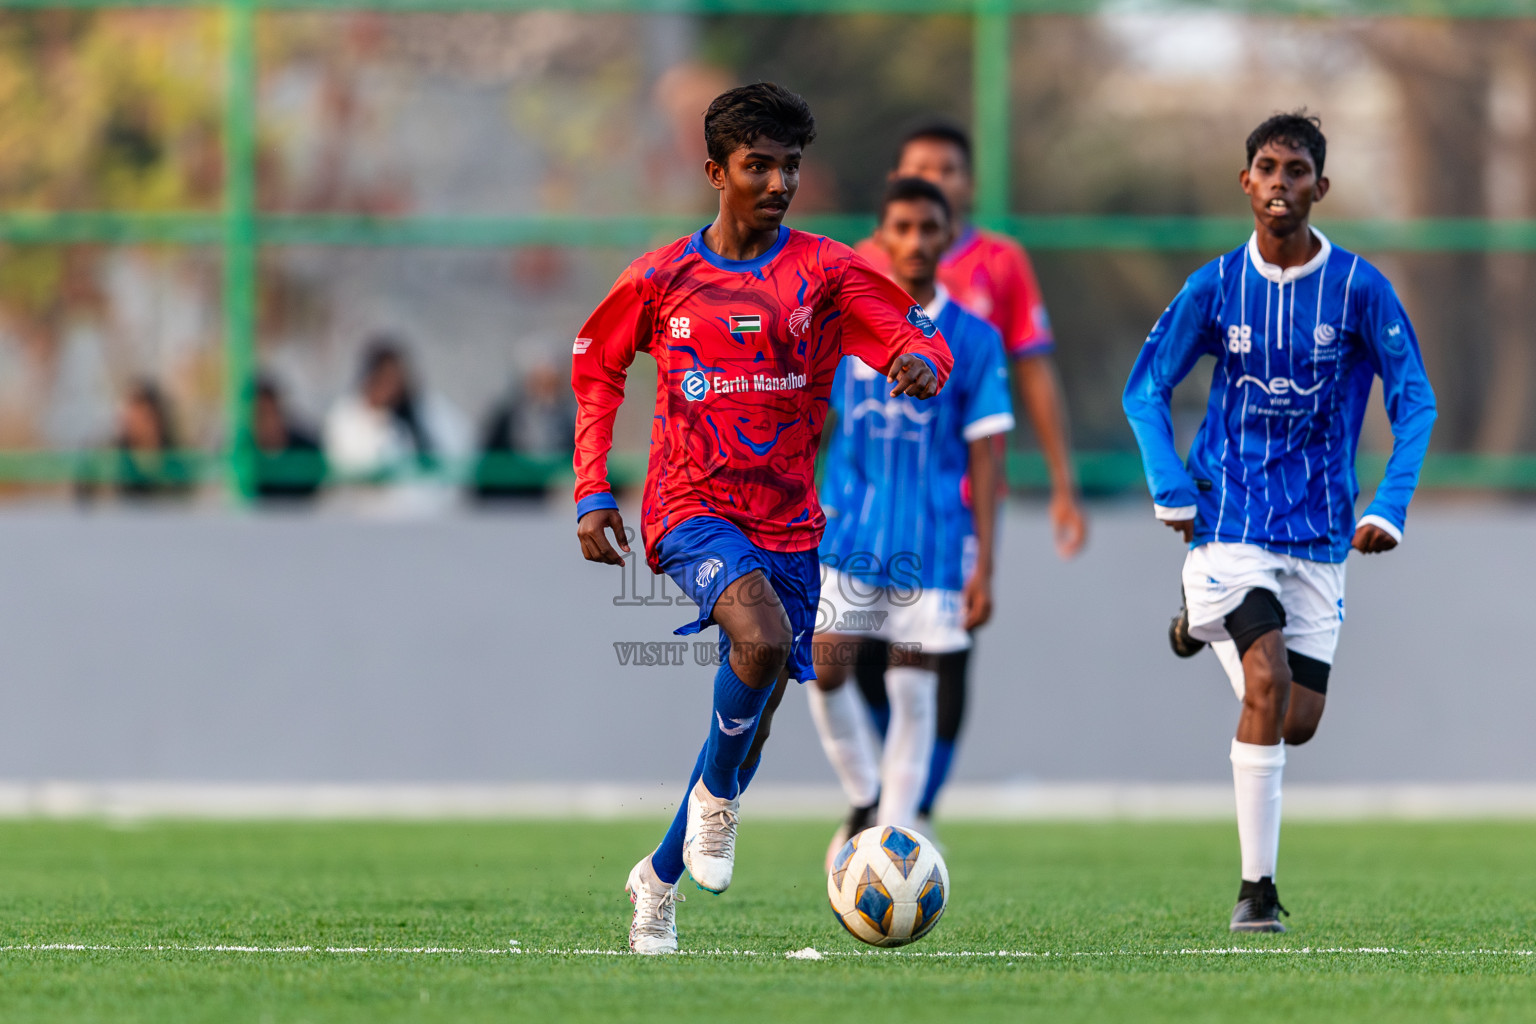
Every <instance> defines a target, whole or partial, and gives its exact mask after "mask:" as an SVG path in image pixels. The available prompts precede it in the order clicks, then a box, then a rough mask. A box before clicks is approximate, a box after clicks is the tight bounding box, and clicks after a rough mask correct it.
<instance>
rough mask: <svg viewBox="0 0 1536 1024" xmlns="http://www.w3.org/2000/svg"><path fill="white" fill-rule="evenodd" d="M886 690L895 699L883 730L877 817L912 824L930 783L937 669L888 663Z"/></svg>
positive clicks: (883, 822)
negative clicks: (883, 738)
mask: <svg viewBox="0 0 1536 1024" xmlns="http://www.w3.org/2000/svg"><path fill="white" fill-rule="evenodd" d="M885 692H886V694H887V695H889V697H890V700H891V724H890V726H889V728H887V729H886V731H885V756H884V757H883V758H882V759H881V762H880V810H879V811H877V812H876V814H875V822H876V824H880V825H905V826H907V827H911V826H912V825H914V824H916V822H917V805H918V802H919V801H920V800H922V798H923V788H924V787H925V786H927V785H928V762H929V760H930V759H932V757H933V732H934V729H935V728H936V727H937V725H938V719H939V674H938V673H937V672H934V671H932V670H930V669H926V668H906V667H901V668H888V669H886V670H885Z"/></svg>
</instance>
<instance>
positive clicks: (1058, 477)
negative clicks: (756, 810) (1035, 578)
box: [850, 121, 1087, 835]
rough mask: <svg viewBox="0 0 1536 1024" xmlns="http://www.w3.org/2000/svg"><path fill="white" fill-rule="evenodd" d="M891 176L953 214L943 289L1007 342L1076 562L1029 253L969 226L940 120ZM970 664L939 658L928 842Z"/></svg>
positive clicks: (880, 688)
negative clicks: (924, 191) (935, 191)
mask: <svg viewBox="0 0 1536 1024" xmlns="http://www.w3.org/2000/svg"><path fill="white" fill-rule="evenodd" d="M890 177H891V179H892V180H895V179H898V178H924V179H927V180H928V181H931V182H933V183H934V184H935V185H937V186H938V187H939V189H940V190H941V191H943V193H944V195H945V197H946V198H947V199H948V200H949V204H950V207H951V208H952V209H953V210H954V211H955V216H956V219H957V227H956V231H957V233H956V237H955V241H954V243H953V244H952V245H950V247H949V250H948V251H947V252H945V254H944V257H943V259H942V260H940V261H939V283H940V284H942V285H943V286H944V287H945V288H946V289H947V290H948V291H949V293H950V296H951V297H953V298H954V299H955V300H956V301H958V302H959V303H960V305H962V306H964V307H965V308H966V309H968V310H970V311H971V312H972V313H975V314H976V315H977V316H979V317H981V318H982V319H983V320H987V321H989V322H990V323H991V324H992V326H994V327H996V328H997V329H998V331H999V332H1001V334H1002V336H1003V347H1004V348H1005V349H1006V350H1007V351H1008V354H1009V356H1010V357H1011V358H1012V361H1013V365H1014V379H1015V380H1016V381H1017V382H1018V395H1019V402H1020V404H1021V405H1023V406H1024V410H1025V412H1026V413H1027V414H1028V415H1029V421H1030V425H1031V426H1033V427H1034V430H1035V437H1036V439H1037V440H1038V441H1039V443H1040V450H1041V452H1042V453H1043V454H1044V456H1045V462H1046V466H1047V467H1048V468H1049V470H1050V474H1051V505H1050V516H1051V527H1052V532H1053V533H1054V534H1055V537H1056V551H1057V553H1058V554H1060V555H1061V557H1062V558H1072V557H1073V556H1075V555H1076V554H1077V553H1078V552H1079V551H1081V550H1082V547H1083V542H1084V540H1085V539H1086V537H1087V520H1086V519H1085V518H1084V516H1083V510H1082V506H1081V504H1080V503H1079V500H1078V494H1077V483H1076V480H1075V478H1074V475H1073V471H1072V452H1071V440H1070V435H1069V433H1068V430H1067V408H1066V404H1065V401H1064V400H1063V398H1062V394H1061V383H1060V380H1059V378H1058V377H1057V374H1056V365H1055V362H1054V360H1053V359H1052V358H1051V352H1052V350H1053V349H1054V348H1055V344H1056V342H1055V337H1054V336H1053V335H1052V333H1051V321H1050V317H1049V316H1048V315H1047V314H1046V311H1045V302H1044V300H1043V298H1042V297H1041V294H1040V285H1039V284H1038V282H1036V280H1035V271H1034V268H1033V267H1032V266H1031V265H1030V262H1029V257H1028V256H1027V255H1026V254H1025V252H1024V248H1023V246H1021V245H1019V243H1018V242H1016V241H1014V240H1013V239H1012V238H1009V237H1008V236H1007V235H1000V234H997V233H995V232H992V231H985V230H982V229H981V228H978V227H976V226H975V225H974V224H970V223H968V222H967V220H966V218H967V216H968V215H969V213H970V210H971V203H972V200H973V199H974V196H975V190H976V183H975V181H974V179H973V178H972V176H971V140H970V136H968V135H967V134H966V133H965V131H964V130H963V129H961V128H960V127H958V126H957V125H954V124H950V123H948V122H944V121H935V122H932V123H929V124H925V125H921V126H919V127H917V128H914V129H913V130H912V131H910V132H908V133H907V134H906V136H905V137H904V138H903V139H902V141H901V146H900V148H899V149H898V150H897V153H896V167H895V168H894V169H893V170H892V171H891V174H890ZM857 252H858V253H859V255H860V256H863V257H864V258H865V259H867V260H869V261H870V263H871V264H873V265H874V266H876V267H878V268H880V269H881V270H884V271H886V272H889V269H890V259H889V257H888V256H886V254H885V251H884V250H883V249H881V248H880V246H878V245H877V244H875V240H874V239H873V238H868V239H865V240H864V241H862V242H860V243H859V244H858V246H857ZM1001 441H1002V438H1001V436H999V442H1000V443H1001ZM864 646H865V647H866V648H868V649H867V650H861V651H860V655H859V670H858V681H859V689H860V690H861V691H862V692H863V694H864V696H865V699H866V700H867V701H868V702H869V704H870V706H871V708H872V709H873V710H874V713H875V717H876V721H877V723H878V724H880V725H881V726H882V728H883V723H884V722H885V720H886V715H887V714H888V710H887V709H888V707H889V705H888V702H887V699H886V695H885V690H884V683H883V673H884V670H885V664H886V661H887V656H886V653H885V650H884V648H883V645H873V644H866V645H864ZM876 647H879V649H875V648H876ZM970 656H971V651H970V649H967V650H963V651H957V652H955V653H953V654H946V655H942V656H941V657H940V658H939V714H938V734H937V736H936V738H935V740H934V745H933V759H932V761H931V763H930V765H929V770H928V785H927V788H926V790H925V791H924V793H923V797H922V802H921V804H920V806H919V808H918V813H919V820H918V829H919V830H920V831H923V832H924V833H925V834H930V835H931V834H932V822H931V816H932V814H933V806H934V803H935V801H936V800H937V799H938V794H939V790H940V788H942V786H943V785H944V781H945V779H946V778H947V777H948V775H949V768H950V765H951V763H952V762H953V760H954V754H955V746H956V744H957V743H958V742H959V737H960V726H961V722H962V720H963V718H964V714H965V697H966V676H967V674H968V673H969V669H970ZM857 820H861V818H860V809H858V808H855V809H854V810H853V811H852V813H851V815H850V821H857Z"/></svg>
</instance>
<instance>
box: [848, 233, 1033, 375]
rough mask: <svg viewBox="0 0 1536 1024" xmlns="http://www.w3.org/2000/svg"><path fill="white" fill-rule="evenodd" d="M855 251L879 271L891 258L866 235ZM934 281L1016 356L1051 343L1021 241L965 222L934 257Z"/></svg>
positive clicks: (885, 268) (1030, 353) (887, 270)
mask: <svg viewBox="0 0 1536 1024" xmlns="http://www.w3.org/2000/svg"><path fill="white" fill-rule="evenodd" d="M857 251H858V254H859V255H860V256H863V257H864V258H865V259H867V260H868V261H869V262H870V263H871V264H872V265H873V266H875V267H877V268H879V269H880V270H881V271H882V272H884V273H887V274H888V273H890V270H891V261H890V257H888V256H886V254H885V250H884V249H882V248H880V247H879V246H878V245H876V244H875V241H874V239H872V238H866V239H864V241H862V242H860V243H859V244H858V249H857ZM939 281H940V282H941V283H943V285H944V287H946V288H948V289H949V293H950V295H952V296H953V297H954V298H955V299H956V301H958V302H959V303H960V305H962V306H964V307H965V308H966V309H968V310H970V311H971V312H972V313H975V314H976V315H977V316H979V317H981V318H982V319H983V320H987V321H989V322H990V323H991V324H992V326H994V327H996V328H997V329H998V331H999V332H1001V334H1002V336H1003V347H1004V348H1005V349H1006V350H1007V351H1008V354H1009V355H1010V356H1012V357H1014V358H1015V359H1023V358H1025V357H1026V356H1035V355H1040V354H1041V353H1044V352H1049V351H1050V350H1051V349H1052V348H1053V347H1054V345H1055V339H1054V338H1053V337H1052V335H1051V318H1050V317H1049V316H1048V315H1047V314H1046V312H1045V301H1044V299H1042V298H1041V296H1040V285H1039V283H1038V282H1037V281H1036V280H1035V269H1034V267H1032V266H1031V265H1030V262H1029V257H1028V256H1027V255H1026V254H1025V252H1024V247H1023V246H1021V245H1020V244H1019V243H1018V242H1015V241H1014V240H1013V239H1011V238H1009V237H1008V236H1007V235H999V234H996V233H994V232H991V231H983V230H981V229H980V228H975V227H968V228H966V229H965V233H964V234H962V235H961V236H960V237H959V238H958V239H957V240H956V241H955V244H954V245H952V246H950V247H949V251H948V252H946V253H945V254H944V258H943V259H942V260H940V261H939Z"/></svg>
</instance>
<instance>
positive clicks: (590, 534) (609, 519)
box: [576, 508, 629, 565]
mask: <svg viewBox="0 0 1536 1024" xmlns="http://www.w3.org/2000/svg"><path fill="white" fill-rule="evenodd" d="M609 530H612V531H613V539H614V540H615V541H617V542H618V545H619V549H620V550H621V551H623V552H624V554H625V555H627V554H629V541H628V540H627V539H625V534H624V517H623V516H621V515H619V510H618V509H616V508H599V509H593V510H592V511H591V512H588V513H587V514H586V515H584V516H582V517H581V519H580V520H579V521H578V522H577V523H576V539H577V540H579V541H581V554H582V557H583V558H585V559H586V560H587V561H589V562H606V563H608V564H609V565H623V564H624V555H621V554H619V552H618V551H615V550H614V548H613V544H612V543H610V542H609V540H608V531H609Z"/></svg>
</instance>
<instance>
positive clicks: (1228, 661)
mask: <svg viewBox="0 0 1536 1024" xmlns="http://www.w3.org/2000/svg"><path fill="white" fill-rule="evenodd" d="M1211 650H1212V651H1214V652H1215V654H1216V660H1217V661H1219V662H1221V667H1222V668H1224V669H1226V670H1227V682H1229V683H1231V684H1232V692H1233V693H1235V694H1237V699H1238V700H1242V699H1243V694H1244V693H1246V692H1247V690H1248V687H1247V686H1246V685H1245V684H1244V681H1243V656H1242V655H1241V654H1238V653H1237V644H1235V643H1233V642H1232V641H1231V640H1215V641H1212V642H1211Z"/></svg>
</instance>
